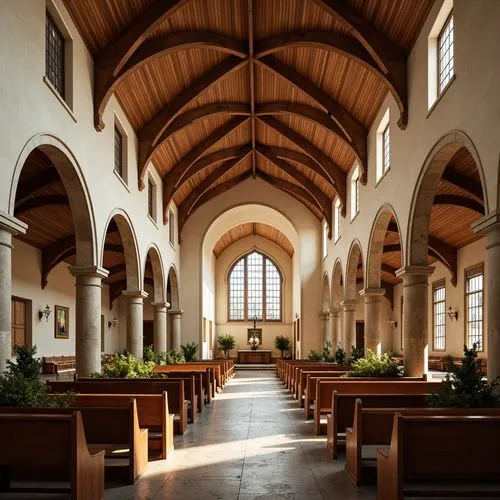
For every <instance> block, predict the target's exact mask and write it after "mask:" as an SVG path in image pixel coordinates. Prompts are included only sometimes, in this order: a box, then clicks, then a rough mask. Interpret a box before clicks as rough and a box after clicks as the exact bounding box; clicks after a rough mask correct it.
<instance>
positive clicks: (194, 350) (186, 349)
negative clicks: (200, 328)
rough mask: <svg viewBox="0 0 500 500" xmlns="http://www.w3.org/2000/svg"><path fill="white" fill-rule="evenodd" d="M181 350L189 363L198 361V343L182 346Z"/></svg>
mask: <svg viewBox="0 0 500 500" xmlns="http://www.w3.org/2000/svg"><path fill="white" fill-rule="evenodd" d="M181 349H182V352H183V354H184V359H185V360H186V361H187V362H189V361H195V360H197V359H198V344H197V343H196V342H188V343H187V344H186V345H181Z"/></svg>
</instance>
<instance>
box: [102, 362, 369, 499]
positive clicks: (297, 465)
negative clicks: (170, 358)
mask: <svg viewBox="0 0 500 500" xmlns="http://www.w3.org/2000/svg"><path fill="white" fill-rule="evenodd" d="M174 498H182V499H183V500H191V499H196V500H206V499H228V500H236V499H239V500H249V499H254V498H261V499H264V498H265V499H281V498H286V499H301V500H309V499H311V500H313V499H314V500H316V499H318V500H319V499H339V500H340V499H349V500H355V499H368V498H370V499H373V498H375V488H369V489H358V490H357V491H356V488H354V487H353V486H352V485H351V483H350V482H349V480H348V479H347V477H346V475H345V473H344V460H343V459H341V460H338V461H336V462H332V461H331V460H329V458H328V455H327V453H326V439H325V438H324V437H322V438H318V437H317V436H316V435H314V429H313V425H312V423H311V422H305V421H304V411H303V410H302V409H299V408H298V404H297V402H296V401H294V400H293V399H292V397H291V395H290V394H289V393H288V392H287V391H286V390H285V389H283V385H282V383H281V382H280V381H279V380H278V379H277V377H276V376H275V375H274V373H273V372H268V373H265V372H258V371H238V372H237V373H236V376H235V377H234V378H233V379H232V380H231V381H230V382H229V383H228V384H227V385H226V386H225V388H224V391H223V392H222V393H221V394H218V395H217V396H216V398H215V399H214V400H213V402H212V404H211V406H210V407H207V408H206V410H205V411H204V412H203V413H202V414H201V416H200V418H198V420H197V421H196V422H195V423H194V424H191V425H190V426H189V429H188V430H187V432H186V434H185V435H184V436H176V440H175V453H174V454H173V456H171V457H170V458H169V460H168V461H166V462H165V461H159V462H150V463H149V468H148V472H147V473H146V474H145V476H144V477H143V478H142V479H141V480H140V481H139V482H138V483H137V484H136V485H135V486H129V487H123V488H113V489H110V490H107V491H106V499H107V500H118V499H120V500H123V499H134V500H139V499H155V500H160V499H161V500H164V499H174Z"/></svg>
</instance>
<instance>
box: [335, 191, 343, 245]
mask: <svg viewBox="0 0 500 500" xmlns="http://www.w3.org/2000/svg"><path fill="white" fill-rule="evenodd" d="M334 215H335V242H337V241H338V239H339V238H340V235H341V231H340V229H341V227H340V218H341V217H342V207H341V205H340V199H338V198H337V201H336V202H335V214H334Z"/></svg>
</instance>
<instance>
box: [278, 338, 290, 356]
mask: <svg viewBox="0 0 500 500" xmlns="http://www.w3.org/2000/svg"><path fill="white" fill-rule="evenodd" d="M290 344H291V340H290V339H289V338H288V337H285V336H283V335H277V336H276V337H274V347H275V348H276V349H277V350H278V351H280V352H281V357H282V358H283V356H284V352H285V351H288V350H289V349H290Z"/></svg>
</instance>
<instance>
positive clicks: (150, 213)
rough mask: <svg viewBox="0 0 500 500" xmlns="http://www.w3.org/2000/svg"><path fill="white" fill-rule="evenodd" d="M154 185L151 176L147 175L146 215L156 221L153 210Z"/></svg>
mask: <svg viewBox="0 0 500 500" xmlns="http://www.w3.org/2000/svg"><path fill="white" fill-rule="evenodd" d="M155 198H156V185H155V183H154V182H153V179H151V177H148V216H149V217H150V218H151V219H153V221H154V222H156V210H155V205H156V204H155Z"/></svg>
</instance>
